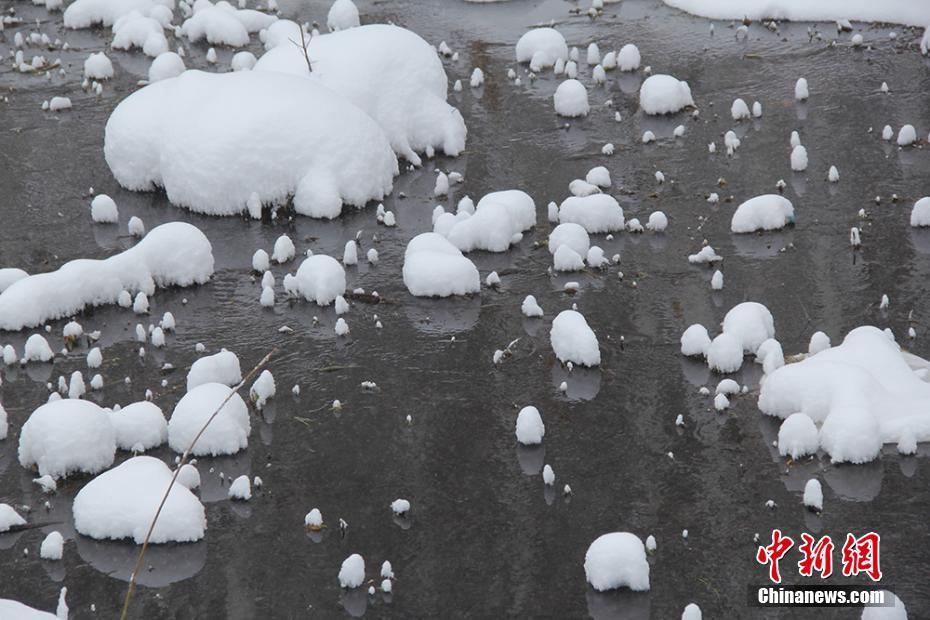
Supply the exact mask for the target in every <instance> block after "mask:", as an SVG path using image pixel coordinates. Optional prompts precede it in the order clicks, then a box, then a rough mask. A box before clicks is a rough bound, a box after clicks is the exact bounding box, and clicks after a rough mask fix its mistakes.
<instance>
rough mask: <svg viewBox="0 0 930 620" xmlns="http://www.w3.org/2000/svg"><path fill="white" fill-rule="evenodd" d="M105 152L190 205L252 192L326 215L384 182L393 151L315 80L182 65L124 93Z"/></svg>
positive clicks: (224, 204) (239, 199)
mask: <svg viewBox="0 0 930 620" xmlns="http://www.w3.org/2000/svg"><path fill="white" fill-rule="evenodd" d="M104 155H105V156H106V160H107V164H108V165H109V166H110V170H111V171H112V172H113V176H115V177H116V180H117V181H119V183H120V185H122V186H123V187H125V188H127V189H130V190H135V191H149V190H153V189H155V188H156V187H163V188H164V189H165V192H166V193H167V195H168V200H170V201H171V202H172V203H173V204H175V205H178V206H181V207H186V208H188V209H190V210H192V211H197V212H200V213H208V214H212V215H234V214H238V213H242V212H243V211H246V209H247V203H248V201H249V199H250V197H252V195H253V194H255V195H256V197H257V198H258V200H260V201H261V202H262V203H272V204H281V203H283V202H285V201H286V200H287V199H288V197H290V196H293V201H294V209H295V210H296V211H297V212H298V213H301V214H303V215H309V216H311V217H320V218H333V217H336V216H338V215H339V214H340V213H341V212H342V205H343V204H344V203H345V204H350V205H354V206H358V207H361V206H364V204H365V203H366V202H368V201H369V200H380V199H382V198H384V196H385V195H386V194H387V193H389V192H390V191H391V185H392V182H393V177H394V175H395V174H397V171H398V168H397V159H396V157H395V156H394V153H393V151H392V150H391V147H390V144H389V143H388V141H387V138H386V137H385V135H384V132H382V130H381V128H380V127H379V126H378V125H377V124H376V123H375V122H374V121H373V120H372V119H371V117H369V116H368V115H367V114H366V113H365V112H363V111H362V110H360V109H359V108H358V107H356V106H355V105H353V104H352V103H351V102H350V101H347V100H346V99H345V97H342V96H340V95H338V94H336V93H334V92H333V91H332V90H330V89H328V88H326V87H325V86H322V85H321V84H320V83H319V82H318V81H316V80H306V79H302V78H298V77H294V76H292V75H284V74H281V73H276V72H266V71H237V72H232V73H223V74H213V73H205V72H203V71H185V72H184V73H182V74H181V75H179V76H178V77H176V78H169V79H165V80H161V81H159V82H156V83H155V84H150V85H149V86H146V87H145V88H143V89H141V90H139V91H136V92H134V93H133V94H131V95H130V96H129V97H127V98H126V99H124V100H123V101H122V102H121V103H120V104H119V105H118V106H117V107H116V109H115V110H114V111H113V114H112V115H111V116H110V119H109V120H108V121H107V126H106V136H105V139H104Z"/></svg>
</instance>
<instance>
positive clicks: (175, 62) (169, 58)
mask: <svg viewBox="0 0 930 620" xmlns="http://www.w3.org/2000/svg"><path fill="white" fill-rule="evenodd" d="M186 69H187V67H185V66H184V59H183V58H181V57H180V56H178V54H177V52H162V53H161V54H159V55H158V56H156V57H155V59H154V60H153V61H152V64H151V65H149V82H150V83H152V82H158V81H159V80H167V79H168V78H173V77H177V76H179V75H181V74H182V73H184V71H185V70H186Z"/></svg>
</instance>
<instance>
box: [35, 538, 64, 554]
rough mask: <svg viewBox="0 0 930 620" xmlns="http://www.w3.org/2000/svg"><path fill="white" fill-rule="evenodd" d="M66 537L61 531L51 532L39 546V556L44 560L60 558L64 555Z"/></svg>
mask: <svg viewBox="0 0 930 620" xmlns="http://www.w3.org/2000/svg"><path fill="white" fill-rule="evenodd" d="M64 549H65V539H64V537H63V536H62V535H61V532H49V534H48V536H46V537H45V538H44V539H43V540H42V545H41V546H40V547H39V557H40V558H42V559H43V560H60V559H61V557H62V555H64Z"/></svg>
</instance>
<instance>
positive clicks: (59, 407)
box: [19, 398, 116, 478]
mask: <svg viewBox="0 0 930 620" xmlns="http://www.w3.org/2000/svg"><path fill="white" fill-rule="evenodd" d="M115 453H116V432H115V430H114V428H113V425H112V424H111V423H110V418H109V416H108V415H107V412H106V411H105V410H104V409H101V408H100V407H99V406H97V405H96V404H94V403H92V402H89V401H85V400H80V399H76V398H66V399H62V400H56V401H54V402H49V403H46V404H44V405H42V406H41V407H39V408H38V409H36V410H35V411H33V412H32V414H31V415H30V416H29V419H28V420H26V423H25V424H23V428H22V430H21V432H20V435H19V464H20V465H22V466H23V467H26V468H28V467H31V466H33V465H35V466H36V468H37V469H38V471H39V475H42V476H44V475H46V474H48V475H50V476H52V477H53V478H63V477H65V476H67V475H68V474H70V473H71V472H75V471H78V472H84V473H89V474H96V473H97V472H99V471H102V470H104V469H106V468H107V467H109V466H110V465H111V464H112V463H113V457H114V454H115Z"/></svg>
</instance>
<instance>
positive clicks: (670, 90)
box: [639, 73, 694, 114]
mask: <svg viewBox="0 0 930 620" xmlns="http://www.w3.org/2000/svg"><path fill="white" fill-rule="evenodd" d="M692 105H694V100H693V99H692V98H691V88H690V87H689V86H688V83H687V82H685V81H682V80H679V79H678V78H675V77H672V76H671V75H664V74H661V73H660V74H656V75H651V76H649V77H648V78H646V81H645V82H643V85H642V86H641V87H640V89H639V107H641V108H642V109H643V112H645V113H646V114H671V113H673V112H677V111H678V110H680V109H682V108H684V107H687V106H692Z"/></svg>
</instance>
